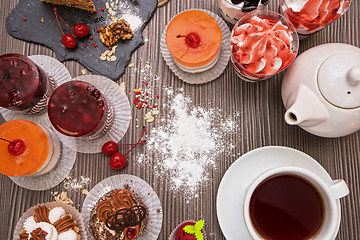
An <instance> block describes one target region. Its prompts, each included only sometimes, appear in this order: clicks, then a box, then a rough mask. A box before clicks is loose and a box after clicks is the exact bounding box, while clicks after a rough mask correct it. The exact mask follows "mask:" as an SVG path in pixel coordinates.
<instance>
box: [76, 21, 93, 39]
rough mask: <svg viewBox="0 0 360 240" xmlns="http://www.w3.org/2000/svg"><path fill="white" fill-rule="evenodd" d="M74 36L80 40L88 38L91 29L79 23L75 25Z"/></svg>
mask: <svg viewBox="0 0 360 240" xmlns="http://www.w3.org/2000/svg"><path fill="white" fill-rule="evenodd" d="M73 30H74V35H75V36H76V37H78V38H82V37H86V36H88V35H89V32H90V30H89V27H88V26H86V25H85V24H83V23H77V24H75V25H74V28H73Z"/></svg>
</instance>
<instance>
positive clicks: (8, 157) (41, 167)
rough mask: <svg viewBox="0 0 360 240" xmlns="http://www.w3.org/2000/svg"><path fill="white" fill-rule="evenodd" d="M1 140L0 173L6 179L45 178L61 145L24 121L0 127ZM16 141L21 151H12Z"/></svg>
mask: <svg viewBox="0 0 360 240" xmlns="http://www.w3.org/2000/svg"><path fill="white" fill-rule="evenodd" d="M0 138H1V140H0V154H1V159H0V163H1V164H0V173H2V174H5V175H7V176H29V175H41V174H45V173H47V172H49V171H50V170H51V169H53V168H54V166H55V165H56V163H57V161H58V159H59V156H60V143H59V140H58V139H57V137H56V136H55V135H54V133H52V132H51V130H50V129H47V128H45V127H41V126H40V125H38V124H36V123H33V122H30V121H27V120H12V121H8V122H5V123H3V124H1V125H0ZM17 141H22V144H23V145H22V146H21V147H23V149H22V150H21V151H17V150H18V149H15V150H13V149H11V148H12V147H14V146H15V145H14V143H16V142H17ZM13 151H15V153H14V152H13Z"/></svg>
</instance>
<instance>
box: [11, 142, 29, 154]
mask: <svg viewBox="0 0 360 240" xmlns="http://www.w3.org/2000/svg"><path fill="white" fill-rule="evenodd" d="M25 149H26V146H25V142H24V141H23V140H20V139H17V140H14V141H12V142H11V143H9V145H8V152H9V153H10V154H11V155H15V156H19V155H20V154H22V153H23V152H24V151H25Z"/></svg>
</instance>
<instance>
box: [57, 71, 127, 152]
mask: <svg viewBox="0 0 360 240" xmlns="http://www.w3.org/2000/svg"><path fill="white" fill-rule="evenodd" d="M73 80H80V81H84V82H88V83H90V84H92V85H94V86H95V87H96V88H97V89H99V91H100V92H101V93H102V94H103V95H104V96H105V97H106V99H107V101H108V102H109V104H111V105H112V108H113V121H112V124H111V126H109V128H108V129H107V131H106V132H105V133H104V134H103V135H102V136H101V137H98V138H95V139H89V138H85V137H69V136H66V135H63V134H60V135H58V136H59V139H60V141H62V142H63V143H64V144H65V145H66V146H68V147H69V148H71V149H73V150H76V151H78V152H82V153H99V152H101V147H102V145H103V144H104V143H106V142H107V141H114V142H119V141H120V140H121V138H122V137H123V136H124V135H125V133H126V131H127V129H128V128H129V125H130V116H131V109H130V103H129V99H128V98H127V96H126V94H125V92H124V90H123V89H122V88H121V87H120V86H119V85H118V84H116V83H115V82H113V81H111V80H110V79H108V78H106V77H103V76H98V75H82V76H78V77H75V78H74V79H73ZM74 140H75V142H76V144H75V145H73V144H71V142H72V141H74Z"/></svg>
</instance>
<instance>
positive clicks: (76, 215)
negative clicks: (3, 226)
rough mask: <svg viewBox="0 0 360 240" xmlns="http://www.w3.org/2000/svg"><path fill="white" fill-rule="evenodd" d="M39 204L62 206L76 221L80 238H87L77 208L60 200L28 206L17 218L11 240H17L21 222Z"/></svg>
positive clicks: (49, 206) (52, 206) (31, 213)
mask: <svg viewBox="0 0 360 240" xmlns="http://www.w3.org/2000/svg"><path fill="white" fill-rule="evenodd" d="M39 205H41V206H44V205H45V206H46V207H48V208H55V207H62V208H63V209H64V210H65V211H66V213H68V214H71V216H72V218H73V219H74V220H75V221H76V226H77V227H78V228H79V233H78V234H79V235H80V239H81V240H87V236H86V231H85V225H84V219H83V217H82V216H81V214H80V213H79V211H78V210H76V209H75V208H74V207H73V206H71V205H69V204H66V203H60V202H47V203H41V204H37V205H35V206H33V207H31V208H29V209H28V210H27V211H26V212H24V213H23V215H22V216H21V217H20V219H19V220H18V222H17V224H16V227H15V230H14V233H13V240H19V239H20V236H19V233H20V231H21V230H22V229H23V224H24V222H25V220H26V219H27V218H28V217H31V216H32V215H33V214H34V210H35V208H37V207H38V206H39Z"/></svg>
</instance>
